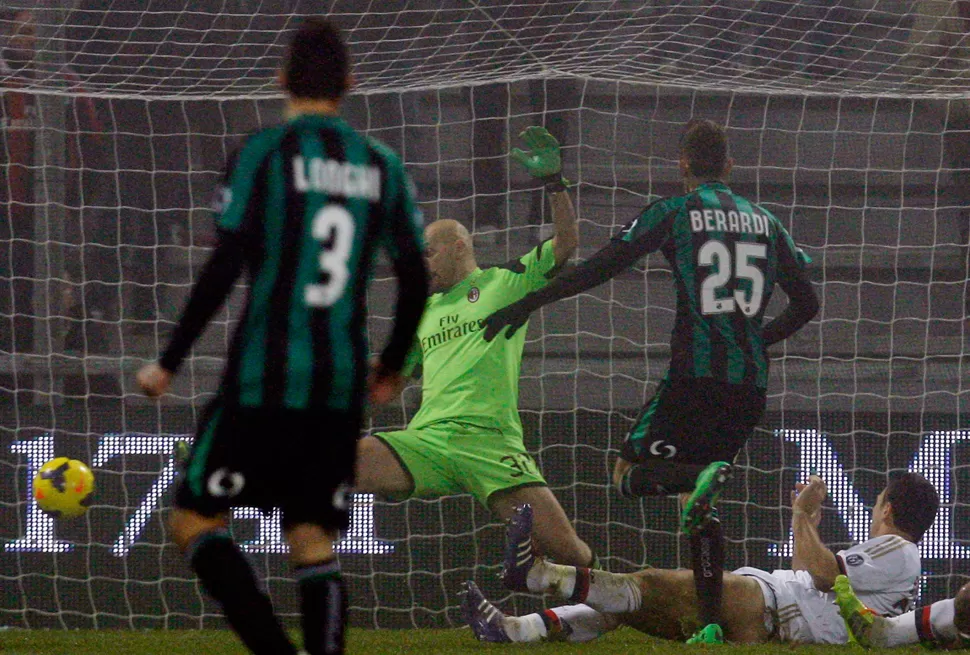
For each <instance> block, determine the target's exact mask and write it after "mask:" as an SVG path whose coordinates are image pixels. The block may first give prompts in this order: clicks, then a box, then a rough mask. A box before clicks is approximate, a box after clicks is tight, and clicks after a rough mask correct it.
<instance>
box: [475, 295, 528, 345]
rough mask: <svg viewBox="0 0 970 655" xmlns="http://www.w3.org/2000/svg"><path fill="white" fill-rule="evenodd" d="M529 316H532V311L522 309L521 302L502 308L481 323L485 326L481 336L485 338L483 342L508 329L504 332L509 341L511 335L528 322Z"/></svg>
mask: <svg viewBox="0 0 970 655" xmlns="http://www.w3.org/2000/svg"><path fill="white" fill-rule="evenodd" d="M530 314H532V311H531V310H529V309H527V308H526V307H524V306H523V305H522V303H521V301H520V302H514V303H512V304H511V305H508V306H507V307H503V308H502V309H500V310H498V311H497V312H495V313H493V314H491V315H490V316H489V317H488V318H486V319H485V320H484V321H483V323H484V324H485V332H484V333H483V334H482V336H483V337H485V341H491V340H492V339H494V338H495V337H497V336H498V335H499V334H500V333H501V332H502V330H505V328H508V329H507V330H505V338H506V339H511V338H512V335H514V334H515V333H516V332H518V331H519V328H520V327H522V326H523V325H525V324H526V323H527V322H528V320H529V315H530Z"/></svg>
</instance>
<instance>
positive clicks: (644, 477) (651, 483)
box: [617, 459, 707, 498]
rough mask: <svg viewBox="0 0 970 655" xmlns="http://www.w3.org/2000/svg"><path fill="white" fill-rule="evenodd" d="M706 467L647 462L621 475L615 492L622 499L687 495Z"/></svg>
mask: <svg viewBox="0 0 970 655" xmlns="http://www.w3.org/2000/svg"><path fill="white" fill-rule="evenodd" d="M706 467H707V465H706V464H705V465H698V464H685V463H681V462H668V461H665V460H662V459H657V460H647V461H646V462H643V463H641V464H634V465H633V466H631V467H630V468H629V469H628V470H627V471H626V473H624V474H623V477H622V478H621V479H620V484H619V486H618V487H617V491H619V493H620V495H621V496H623V497H624V498H639V497H640V496H669V495H670V494H679V493H689V492H691V491H693V490H694V485H695V484H697V476H698V475H700V473H701V471H703V470H704V469H705V468H706Z"/></svg>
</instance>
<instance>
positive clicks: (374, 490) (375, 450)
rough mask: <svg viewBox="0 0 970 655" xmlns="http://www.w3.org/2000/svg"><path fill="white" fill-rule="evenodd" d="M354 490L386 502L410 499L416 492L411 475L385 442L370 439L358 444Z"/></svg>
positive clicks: (370, 437) (373, 438) (367, 438)
mask: <svg viewBox="0 0 970 655" xmlns="http://www.w3.org/2000/svg"><path fill="white" fill-rule="evenodd" d="M355 477H356V484H355V488H356V490H357V491H358V492H360V493H370V494H377V495H378V496H381V497H386V498H398V497H407V496H410V495H411V492H412V490H413V489H414V481H413V480H412V478H411V474H410V473H409V472H408V471H407V469H406V468H405V467H404V464H402V462H401V459H400V458H399V457H398V456H397V454H396V453H395V452H394V450H393V449H392V448H391V447H390V446H388V445H387V443H386V442H385V441H383V440H382V439H380V438H378V437H376V436H373V435H368V436H366V437H363V438H361V439H360V440H359V441H358V442H357V465H356V476H355Z"/></svg>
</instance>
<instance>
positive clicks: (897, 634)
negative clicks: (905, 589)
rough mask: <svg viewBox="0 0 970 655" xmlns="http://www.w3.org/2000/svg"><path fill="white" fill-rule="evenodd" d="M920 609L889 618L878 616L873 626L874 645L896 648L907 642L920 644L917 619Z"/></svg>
mask: <svg viewBox="0 0 970 655" xmlns="http://www.w3.org/2000/svg"><path fill="white" fill-rule="evenodd" d="M918 620H919V611H916V612H906V613H905V614H900V615H899V616H892V617H889V618H882V617H878V616H877V617H876V620H875V621H876V622H875V624H874V625H873V627H872V645H873V646H877V647H879V648H895V647H896V646H904V645H906V644H918V643H919V633H918V632H917V631H916V621H918Z"/></svg>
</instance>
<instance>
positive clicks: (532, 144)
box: [510, 126, 579, 267]
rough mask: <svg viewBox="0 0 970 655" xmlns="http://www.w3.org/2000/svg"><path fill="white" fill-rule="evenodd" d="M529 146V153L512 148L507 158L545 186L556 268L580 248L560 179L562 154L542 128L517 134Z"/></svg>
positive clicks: (571, 209) (565, 184) (573, 216)
mask: <svg viewBox="0 0 970 655" xmlns="http://www.w3.org/2000/svg"><path fill="white" fill-rule="evenodd" d="M519 138H520V139H522V141H524V142H525V144H526V145H527V146H528V147H529V150H528V151H525V150H521V149H519V148H513V149H512V151H511V153H510V156H511V157H512V159H514V160H515V161H517V162H519V163H520V164H521V165H522V166H523V167H524V168H525V169H526V170H527V171H529V174H530V175H532V177H534V178H536V179H537V180H540V181H541V182H543V183H544V184H545V189H546V191H547V192H548V193H549V198H550V203H551V205H552V223H553V226H554V227H555V233H554V235H553V238H552V250H553V254H554V255H555V257H556V266H557V267H559V266H562V265H563V264H565V263H566V262H567V261H569V259H570V258H571V257H572V256H573V255H574V254H575V253H576V247H577V246H578V245H579V227H578V226H577V225H576V209H575V207H573V201H572V199H571V198H570V197H569V191H568V190H567V189H568V186H569V183H568V182H567V181H566V179H565V178H564V177H563V176H562V153H561V148H560V146H559V141H557V140H556V137H554V136H553V135H552V134H550V133H549V132H548V130H546V129H545V128H544V127H537V126H532V127H529V128H526V129H525V130H523V131H522V133H520V134H519Z"/></svg>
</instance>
